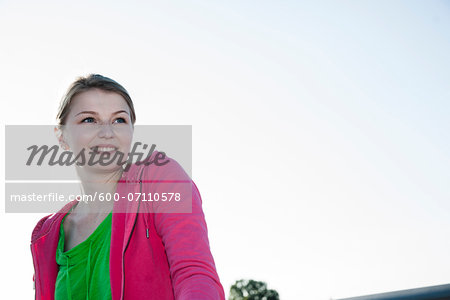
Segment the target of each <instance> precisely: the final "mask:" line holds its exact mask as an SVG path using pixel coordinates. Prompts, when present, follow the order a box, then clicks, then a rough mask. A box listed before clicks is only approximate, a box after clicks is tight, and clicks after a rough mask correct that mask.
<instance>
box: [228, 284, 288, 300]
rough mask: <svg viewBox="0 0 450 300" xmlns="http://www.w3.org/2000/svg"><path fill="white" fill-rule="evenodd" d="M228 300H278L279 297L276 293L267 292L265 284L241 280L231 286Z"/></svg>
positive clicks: (272, 291) (273, 291)
mask: <svg viewBox="0 0 450 300" xmlns="http://www.w3.org/2000/svg"><path fill="white" fill-rule="evenodd" d="M228 300H280V297H279V296H278V293H277V291H275V290H268V289H267V284H266V283H265V282H262V281H255V280H251V279H250V280H244V279H241V280H237V281H236V282H235V283H234V284H233V285H232V286H231V288H230V296H229V297H228Z"/></svg>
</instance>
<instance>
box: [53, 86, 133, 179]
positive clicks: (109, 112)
mask: <svg viewBox="0 0 450 300" xmlns="http://www.w3.org/2000/svg"><path fill="white" fill-rule="evenodd" d="M133 129H134V128H133V124H132V123H131V119H130V108H129V106H128V104H127V103H126V101H125V99H124V98H123V97H122V96H121V95H120V94H117V93H113V92H106V91H103V90H100V89H95V88H94V89H90V90H88V91H86V92H82V93H81V94H78V95H76V96H75V97H74V98H73V99H72V103H71V107H70V112H69V114H68V116H67V118H66V124H65V125H64V126H63V130H62V139H63V141H64V142H65V144H66V145H64V146H66V147H67V146H68V148H69V149H68V150H69V151H71V152H73V154H74V155H75V156H76V155H78V153H80V151H82V150H84V154H85V158H86V161H89V159H90V157H91V154H92V153H93V152H94V150H96V149H97V150H98V152H95V154H93V158H94V161H98V160H99V158H100V156H101V155H102V153H106V152H109V153H110V156H109V158H108V159H106V154H103V161H105V162H110V161H111V160H112V158H113V157H114V155H115V154H116V153H123V158H122V159H120V160H119V158H120V157H119V156H116V158H115V159H114V160H113V161H112V162H111V163H109V164H108V165H106V166H102V165H100V164H99V163H96V164H94V165H89V164H87V163H86V164H85V165H84V168H89V169H90V170H92V171H94V170H95V171H102V172H113V171H117V170H119V169H121V168H122V167H121V166H120V165H118V163H117V162H119V163H123V162H125V161H126V160H127V157H128V153H129V150H130V147H131V142H132V139H133ZM95 147H98V148H95ZM77 161H80V159H78V160H77Z"/></svg>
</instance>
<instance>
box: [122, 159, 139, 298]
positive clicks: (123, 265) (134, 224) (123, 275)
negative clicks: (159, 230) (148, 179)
mask: <svg viewBox="0 0 450 300" xmlns="http://www.w3.org/2000/svg"><path fill="white" fill-rule="evenodd" d="M144 167H145V165H144V166H143V167H142V170H141V173H140V176H139V186H140V189H139V191H140V192H141V193H142V173H143V172H144ZM140 199H141V198H140V197H139V205H138V211H137V212H136V213H138V212H139V209H140V206H141V200H140ZM136 220H137V216H136V218H134V222H133V228H132V229H131V232H130V235H131V234H133V231H134V227H135V226H136ZM130 239H131V237H130V238H128V240H127V243H126V245H125V248H124V249H123V251H122V295H121V297H120V299H121V300H124V294H125V250H126V249H127V248H128V244H129V243H130Z"/></svg>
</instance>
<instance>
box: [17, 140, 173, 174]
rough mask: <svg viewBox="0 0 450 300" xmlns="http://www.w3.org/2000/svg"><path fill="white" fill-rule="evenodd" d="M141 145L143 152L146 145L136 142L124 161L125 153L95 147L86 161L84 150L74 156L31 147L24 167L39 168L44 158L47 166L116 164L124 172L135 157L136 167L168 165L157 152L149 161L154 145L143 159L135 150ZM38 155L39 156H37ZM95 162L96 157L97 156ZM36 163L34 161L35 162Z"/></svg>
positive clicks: (34, 146)
mask: <svg viewBox="0 0 450 300" xmlns="http://www.w3.org/2000/svg"><path fill="white" fill-rule="evenodd" d="M141 145H142V148H143V150H145V149H146V148H148V145H147V144H142V143H141V142H136V143H134V145H133V148H132V150H131V152H130V153H128V158H127V159H126V160H125V161H124V157H125V155H126V154H125V153H123V152H121V151H118V150H117V151H114V152H113V154H112V153H111V152H100V151H99V147H98V146H95V147H94V148H93V150H90V151H89V152H88V157H89V158H88V159H87V158H86V153H85V152H86V149H85V148H83V149H81V150H80V151H79V152H78V153H77V154H74V153H73V152H72V151H66V150H65V151H62V152H60V151H59V150H60V149H61V148H60V147H59V146H58V145H53V146H52V147H49V146H48V145H41V146H38V145H31V146H30V147H28V148H27V150H29V151H30V156H29V158H28V159H27V162H26V165H27V166H30V165H32V164H36V165H38V166H41V165H42V163H43V162H44V160H45V159H46V158H48V156H49V155H50V157H49V160H48V165H49V166H54V165H59V166H71V165H74V164H76V165H77V166H86V165H87V166H95V165H97V164H99V165H100V166H108V165H112V164H114V162H115V163H116V165H119V166H122V165H125V168H124V171H128V170H129V168H130V166H131V165H132V163H133V159H134V157H137V162H136V165H138V166H139V165H141V164H145V165H146V166H148V165H151V164H152V163H154V164H155V165H156V166H164V165H166V164H167V163H169V160H168V159H166V154H165V153H164V152H158V153H156V155H155V158H154V159H151V155H152V154H153V151H154V150H155V148H156V145H155V144H153V145H152V146H151V148H150V149H149V150H148V152H147V156H146V157H145V158H144V152H139V151H137V148H138V147H139V146H141ZM58 152H60V153H58ZM38 154H40V156H38ZM98 154H99V157H98V158H97V160H96V157H97V156H98ZM35 159H36V160H37V161H36V160H35Z"/></svg>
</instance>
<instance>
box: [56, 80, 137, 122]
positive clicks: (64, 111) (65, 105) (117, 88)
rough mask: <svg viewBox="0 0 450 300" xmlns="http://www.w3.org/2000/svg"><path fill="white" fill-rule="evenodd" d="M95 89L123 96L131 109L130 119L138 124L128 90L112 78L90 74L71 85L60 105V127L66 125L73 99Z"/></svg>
mask: <svg viewBox="0 0 450 300" xmlns="http://www.w3.org/2000/svg"><path fill="white" fill-rule="evenodd" d="M94 88H97V89H101V90H103V91H108V92H113V93H117V94H119V95H121V96H122V97H123V98H124V99H125V101H126V102H127V104H128V107H129V108H130V119H131V123H132V124H133V125H134V123H135V122H136V113H135V111H134V106H133V101H132V100H131V97H130V95H129V94H128V92H127V90H126V89H125V88H124V87H123V86H121V85H120V84H119V83H117V82H116V81H114V80H112V79H111V78H108V77H105V76H102V75H99V74H89V75H88V76H86V77H83V76H81V77H78V78H77V80H75V81H74V82H73V83H72V84H71V85H70V87H69V88H68V89H67V92H66V94H65V95H64V97H63V98H62V99H61V103H60V105H59V109H58V114H57V116H56V120H57V121H58V125H65V122H66V118H67V115H68V114H69V111H70V105H71V103H72V101H73V98H74V97H75V96H76V95H78V94H80V93H82V92H86V91H88V90H90V89H94Z"/></svg>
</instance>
